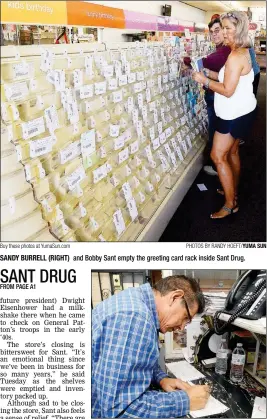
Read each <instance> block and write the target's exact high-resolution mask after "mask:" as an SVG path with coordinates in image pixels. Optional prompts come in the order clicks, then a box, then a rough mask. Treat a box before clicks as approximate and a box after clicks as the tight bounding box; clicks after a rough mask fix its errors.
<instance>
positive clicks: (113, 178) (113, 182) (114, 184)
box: [110, 175, 120, 188]
mask: <svg viewBox="0 0 267 419" xmlns="http://www.w3.org/2000/svg"><path fill="white" fill-rule="evenodd" d="M110 182H111V184H112V185H113V186H114V188H116V187H117V186H118V185H119V184H120V182H119V181H118V179H117V177H116V176H115V175H113V176H111V178H110Z"/></svg>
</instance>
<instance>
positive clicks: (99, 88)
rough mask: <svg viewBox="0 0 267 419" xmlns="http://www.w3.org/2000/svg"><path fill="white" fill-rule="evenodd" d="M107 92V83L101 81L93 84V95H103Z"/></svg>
mask: <svg viewBox="0 0 267 419" xmlns="http://www.w3.org/2000/svg"><path fill="white" fill-rule="evenodd" d="M106 91H107V82H106V81H101V82H98V83H95V94H96V95H103V94H104V93H106Z"/></svg>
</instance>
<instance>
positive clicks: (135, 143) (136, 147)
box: [130, 140, 139, 154]
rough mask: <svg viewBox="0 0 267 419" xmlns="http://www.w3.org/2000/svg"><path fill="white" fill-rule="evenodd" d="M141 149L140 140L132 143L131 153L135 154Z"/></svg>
mask: <svg viewBox="0 0 267 419" xmlns="http://www.w3.org/2000/svg"><path fill="white" fill-rule="evenodd" d="M138 150H139V141H138V140H136V141H134V142H133V143H132V144H130V154H134V153H136V152H137V151H138Z"/></svg>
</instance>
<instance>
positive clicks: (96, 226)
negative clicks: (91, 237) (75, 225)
mask: <svg viewBox="0 0 267 419" xmlns="http://www.w3.org/2000/svg"><path fill="white" fill-rule="evenodd" d="M90 226H91V228H92V230H93V231H97V230H98V229H99V224H98V222H97V221H96V220H95V218H94V217H90Z"/></svg>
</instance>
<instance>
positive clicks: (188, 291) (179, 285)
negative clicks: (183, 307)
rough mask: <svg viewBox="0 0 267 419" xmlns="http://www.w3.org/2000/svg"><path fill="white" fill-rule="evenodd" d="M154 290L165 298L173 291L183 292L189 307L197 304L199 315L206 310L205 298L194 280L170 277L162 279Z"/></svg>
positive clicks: (177, 276)
mask: <svg viewBox="0 0 267 419" xmlns="http://www.w3.org/2000/svg"><path fill="white" fill-rule="evenodd" d="M153 288H154V289H155V290H156V291H158V292H159V293H160V294H161V295H163V296H164V295H167V294H169V293H170V292H172V291H176V290H183V291H184V295H185V298H186V301H187V302H188V304H189V305H191V304H193V303H197V305H198V313H202V312H203V311H204V309H205V297H204V295H203V293H202V291H201V289H200V286H199V284H198V282H197V281H196V280H195V279H194V278H188V277H187V276H184V275H174V276H168V277H167V278H162V279H160V280H159V281H158V282H157V283H156V284H155V285H154V287H153Z"/></svg>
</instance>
